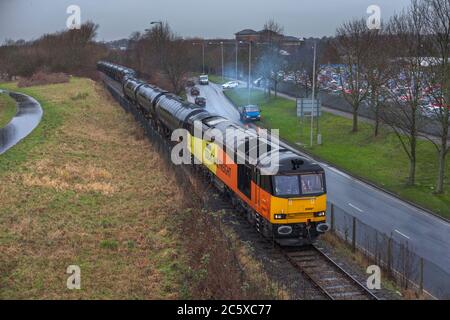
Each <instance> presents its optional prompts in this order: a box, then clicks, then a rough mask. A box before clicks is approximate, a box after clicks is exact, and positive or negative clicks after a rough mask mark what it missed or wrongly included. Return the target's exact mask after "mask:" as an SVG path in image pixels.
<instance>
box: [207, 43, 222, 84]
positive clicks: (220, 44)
mask: <svg viewBox="0 0 450 320" xmlns="http://www.w3.org/2000/svg"><path fill="white" fill-rule="evenodd" d="M208 44H209V45H214V44H217V43H213V42H209V43H208ZM219 44H220V52H221V59H222V69H221V70H222V81H223V79H224V66H223V41H220V42H219Z"/></svg>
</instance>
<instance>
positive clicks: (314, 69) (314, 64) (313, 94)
mask: <svg viewBox="0 0 450 320" xmlns="http://www.w3.org/2000/svg"><path fill="white" fill-rule="evenodd" d="M316 47H317V45H316V42H314V59H313V78H312V107H311V134H310V145H311V147H312V146H313V131H314V106H315V104H316ZM317 116H319V115H317Z"/></svg>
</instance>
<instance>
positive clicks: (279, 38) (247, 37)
mask: <svg viewBox="0 0 450 320" xmlns="http://www.w3.org/2000/svg"><path fill="white" fill-rule="evenodd" d="M234 35H235V39H236V41H251V42H255V43H270V42H277V43H280V44H281V45H282V46H299V45H301V44H302V43H303V40H302V39H300V38H297V37H293V36H285V35H283V34H280V33H277V32H274V31H271V30H267V29H263V30H260V31H255V30H253V29H244V30H241V31H239V32H237V33H235V34H234Z"/></svg>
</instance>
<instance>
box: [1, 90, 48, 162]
mask: <svg viewBox="0 0 450 320" xmlns="http://www.w3.org/2000/svg"><path fill="white" fill-rule="evenodd" d="M12 98H14V99H15V100H16V101H17V113H16V115H15V116H14V117H13V118H12V120H11V121H10V122H9V123H8V124H7V125H6V126H5V127H4V128H0V154H2V153H5V152H6V151H8V150H9V149H10V148H12V147H13V146H15V145H16V144H17V143H19V142H20V141H21V140H22V139H24V138H25V137H26V136H28V135H29V134H30V133H31V132H32V131H33V130H34V129H35V128H36V127H37V126H38V124H39V122H40V121H41V119H42V114H43V111H42V108H41V105H40V104H39V103H38V102H37V101H36V100H35V99H33V98H32V97H29V96H27V95H24V94H16V93H13V94H12Z"/></svg>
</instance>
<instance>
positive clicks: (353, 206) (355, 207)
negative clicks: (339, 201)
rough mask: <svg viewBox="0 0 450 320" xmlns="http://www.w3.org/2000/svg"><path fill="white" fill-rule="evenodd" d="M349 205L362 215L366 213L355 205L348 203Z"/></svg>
mask: <svg viewBox="0 0 450 320" xmlns="http://www.w3.org/2000/svg"><path fill="white" fill-rule="evenodd" d="M348 205H349V206H350V207H352V208H353V209H356V210H358V211H359V212H361V213H363V212H364V210H361V209H360V208H358V207H357V206H355V205H354V204H351V203H350V202H349V203H348Z"/></svg>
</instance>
